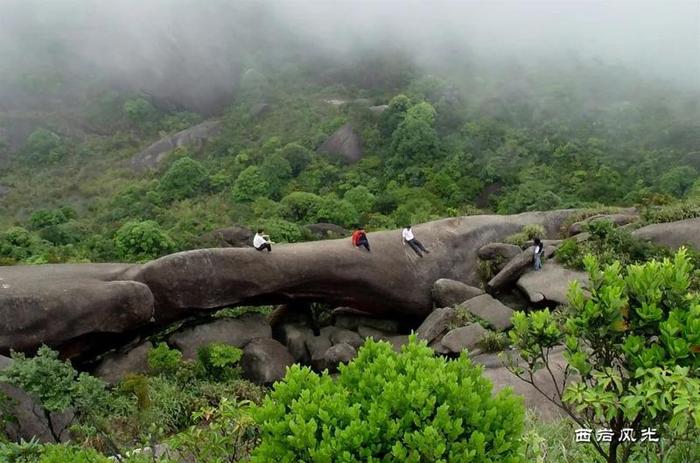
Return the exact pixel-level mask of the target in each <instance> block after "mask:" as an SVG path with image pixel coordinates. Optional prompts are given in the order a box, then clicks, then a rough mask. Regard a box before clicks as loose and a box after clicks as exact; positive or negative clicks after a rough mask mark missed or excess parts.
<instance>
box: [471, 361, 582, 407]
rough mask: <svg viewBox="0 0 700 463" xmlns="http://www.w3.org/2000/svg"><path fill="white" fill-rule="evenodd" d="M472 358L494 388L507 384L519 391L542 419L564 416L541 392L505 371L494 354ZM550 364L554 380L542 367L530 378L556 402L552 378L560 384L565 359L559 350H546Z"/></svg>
mask: <svg viewBox="0 0 700 463" xmlns="http://www.w3.org/2000/svg"><path fill="white" fill-rule="evenodd" d="M472 360H473V361H474V363H475V364H481V365H484V367H485V368H484V372H483V374H484V376H486V377H487V378H489V379H490V380H491V381H492V382H493V386H494V392H497V391H500V390H501V389H503V388H506V387H511V388H512V389H513V392H515V393H516V394H518V395H521V396H522V397H523V398H524V399H525V406H526V407H527V408H529V409H530V410H533V411H534V412H535V413H536V414H538V415H539V416H540V417H541V418H542V419H545V420H556V419H560V418H561V417H562V416H564V413H563V412H562V410H561V409H560V408H559V407H557V406H556V405H555V404H553V403H552V402H551V401H550V400H548V399H547V398H546V397H545V396H543V395H542V394H541V393H540V392H539V391H538V390H537V389H535V388H534V387H533V386H531V385H530V384H528V383H526V382H524V381H523V380H521V379H519V378H517V377H516V376H515V375H514V374H513V373H511V372H510V371H508V370H507V369H506V367H505V366H503V364H502V361H501V360H500V359H499V357H498V354H482V355H478V356H476V357H474V358H473V359H472ZM550 365H551V367H552V373H553V375H554V380H552V377H551V376H550V375H549V373H548V372H547V371H546V369H544V368H542V369H540V370H539V371H537V372H536V373H535V374H534V379H535V381H536V384H537V385H538V386H539V387H540V388H541V389H542V390H543V391H544V392H545V393H546V394H547V396H548V397H550V398H552V399H553V400H555V401H556V402H559V400H558V398H557V397H556V387H555V381H556V384H557V385H558V386H559V387H560V388H561V386H562V384H563V380H564V369H565V368H566V361H565V360H564V358H563V356H562V354H561V352H556V353H552V354H550ZM567 384H568V382H567Z"/></svg>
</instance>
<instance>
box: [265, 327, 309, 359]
mask: <svg viewBox="0 0 700 463" xmlns="http://www.w3.org/2000/svg"><path fill="white" fill-rule="evenodd" d="M313 335H314V332H313V330H312V329H311V328H309V327H308V326H305V325H304V324H301V323H285V324H284V325H281V326H280V327H279V329H275V338H276V339H277V340H278V341H280V342H281V343H282V344H284V345H285V346H287V349H288V350H289V353H290V354H292V357H293V358H294V361H295V362H301V363H306V362H308V361H309V351H308V349H307V348H306V340H307V339H309V338H311V337H313Z"/></svg>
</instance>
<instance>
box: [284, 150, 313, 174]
mask: <svg viewBox="0 0 700 463" xmlns="http://www.w3.org/2000/svg"><path fill="white" fill-rule="evenodd" d="M280 155H281V156H282V157H283V158H284V159H286V160H287V162H288V163H289V166H290V167H291V169H292V172H291V174H292V176H294V177H296V176H297V175H299V174H300V173H301V172H302V171H303V170H304V169H306V167H307V166H308V165H309V164H310V163H311V160H312V159H313V154H312V153H311V151H309V150H308V149H306V148H304V147H303V146H301V145H299V144H298V143H289V144H288V145H285V146H284V148H282V149H281V150H280Z"/></svg>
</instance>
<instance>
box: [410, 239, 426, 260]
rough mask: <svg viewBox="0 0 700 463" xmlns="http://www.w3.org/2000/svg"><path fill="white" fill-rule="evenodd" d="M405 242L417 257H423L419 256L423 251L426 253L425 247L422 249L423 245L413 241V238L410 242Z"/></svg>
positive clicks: (415, 240)
mask: <svg viewBox="0 0 700 463" xmlns="http://www.w3.org/2000/svg"><path fill="white" fill-rule="evenodd" d="M406 242H407V243H408V245H409V246H411V249H413V250H414V251H415V253H416V254H418V255H419V256H421V257H423V254H421V251H423V252H428V250H427V249H425V247H423V245H422V244H421V242H420V241H418V240H417V239H415V238H413V239H412V240H410V241H406Z"/></svg>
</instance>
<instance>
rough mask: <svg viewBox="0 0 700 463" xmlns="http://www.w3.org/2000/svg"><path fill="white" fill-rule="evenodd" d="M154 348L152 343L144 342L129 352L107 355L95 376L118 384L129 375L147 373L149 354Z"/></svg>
mask: <svg viewBox="0 0 700 463" xmlns="http://www.w3.org/2000/svg"><path fill="white" fill-rule="evenodd" d="M152 348H153V346H152V345H151V343H150V342H144V343H142V344H140V345H138V346H136V347H134V348H133V349H131V350H129V351H127V352H114V353H112V354H110V355H107V356H106V357H105V358H103V359H102V360H101V361H100V363H99V365H97V368H95V371H94V372H93V374H94V375H95V376H97V377H98V378H100V379H102V380H103V381H105V382H106V383H108V384H117V383H118V382H119V381H120V380H121V379H122V378H124V377H125V376H126V375H127V374H129V373H147V372H148V353H149V352H150V351H151V349H152Z"/></svg>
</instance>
